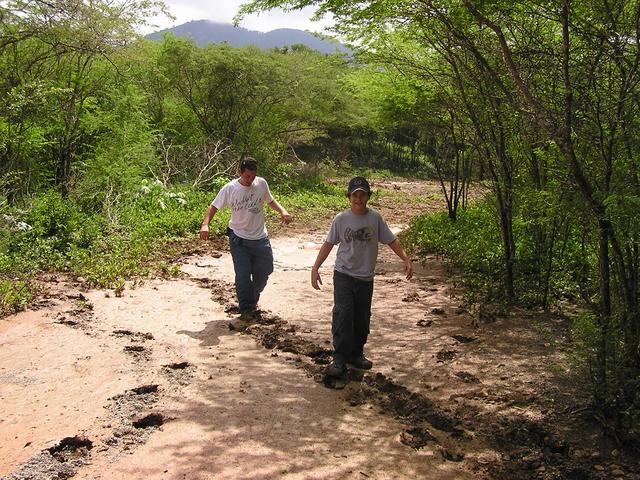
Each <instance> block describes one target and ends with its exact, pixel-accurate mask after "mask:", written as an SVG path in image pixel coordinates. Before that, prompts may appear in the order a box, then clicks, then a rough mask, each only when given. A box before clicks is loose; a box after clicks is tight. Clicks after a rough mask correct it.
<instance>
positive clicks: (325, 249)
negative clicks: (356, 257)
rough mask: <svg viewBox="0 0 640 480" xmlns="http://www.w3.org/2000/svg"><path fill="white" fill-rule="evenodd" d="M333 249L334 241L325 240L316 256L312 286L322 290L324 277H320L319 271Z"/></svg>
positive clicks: (312, 269) (312, 273)
mask: <svg viewBox="0 0 640 480" xmlns="http://www.w3.org/2000/svg"><path fill="white" fill-rule="evenodd" d="M331 249H333V243H329V242H324V243H323V244H322V246H321V247H320V251H319V252H318V256H317V257H316V262H315V263H314V264H313V267H312V268H311V286H312V287H313V288H315V289H316V290H320V285H322V279H321V278H320V272H319V270H320V267H321V266H322V264H323V263H324V261H325V260H326V259H327V257H328V256H329V253H331Z"/></svg>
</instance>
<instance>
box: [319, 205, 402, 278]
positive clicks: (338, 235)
mask: <svg viewBox="0 0 640 480" xmlns="http://www.w3.org/2000/svg"><path fill="white" fill-rule="evenodd" d="M395 239H396V236H395V235H394V234H393V232H391V230H390V229H389V226H388V225H387V224H386V222H385V221H384V219H383V218H382V215H380V214H379V213H378V212H376V211H375V210H371V209H370V208H368V209H367V212H366V213H365V214H363V215H357V214H355V213H353V212H352V211H351V209H348V210H345V211H344V212H341V213H339V214H338V215H336V216H335V218H334V219H333V222H332V223H331V229H329V233H328V234H327V240H326V241H327V242H329V243H332V244H334V245H338V244H339V246H338V252H337V254H336V264H335V269H336V270H337V271H338V272H341V273H344V274H346V275H350V276H352V277H355V278H358V279H361V280H372V279H373V276H374V270H375V266H376V260H377V258H378V242H380V243H384V244H386V245H388V244H390V243H391V242H393V241H394V240H395Z"/></svg>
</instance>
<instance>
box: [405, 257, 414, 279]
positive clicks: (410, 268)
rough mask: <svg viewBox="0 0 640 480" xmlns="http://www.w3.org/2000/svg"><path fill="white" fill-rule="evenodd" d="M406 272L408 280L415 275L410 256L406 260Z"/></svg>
mask: <svg viewBox="0 0 640 480" xmlns="http://www.w3.org/2000/svg"><path fill="white" fill-rule="evenodd" d="M404 273H405V274H406V275H407V280H411V277H413V264H412V263H411V259H410V258H407V259H406V260H405V261H404Z"/></svg>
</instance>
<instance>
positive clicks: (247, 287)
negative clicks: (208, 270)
mask: <svg viewBox="0 0 640 480" xmlns="http://www.w3.org/2000/svg"><path fill="white" fill-rule="evenodd" d="M227 235H228V236H229V249H230V250H231V258H232V259H233V269H234V270H235V272H236V294H237V296H238V306H239V308H240V311H241V312H244V311H246V310H252V309H254V308H255V307H256V303H258V298H259V297H260V293H261V292H262V290H264V287H265V286H266V285H267V279H268V278H269V275H270V274H271V273H272V272H273V252H272V250H271V242H269V238H267V237H265V238H261V239H259V240H246V239H244V238H240V237H238V236H237V235H236V234H235V233H234V232H233V230H231V229H230V228H228V229H227Z"/></svg>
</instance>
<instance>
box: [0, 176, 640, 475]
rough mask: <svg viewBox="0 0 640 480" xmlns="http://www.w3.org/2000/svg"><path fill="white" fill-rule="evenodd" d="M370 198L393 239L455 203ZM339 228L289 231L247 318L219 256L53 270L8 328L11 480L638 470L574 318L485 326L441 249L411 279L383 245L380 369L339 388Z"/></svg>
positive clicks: (0, 427) (4, 420) (428, 187)
mask: <svg viewBox="0 0 640 480" xmlns="http://www.w3.org/2000/svg"><path fill="white" fill-rule="evenodd" d="M374 188H378V189H384V195H380V197H379V198H378V199H376V200H375V202H374V203H375V205H373V206H374V208H377V209H379V210H381V211H382V212H383V214H384V215H385V216H386V218H387V220H388V221H389V223H390V224H392V226H393V227H394V228H396V229H397V230H400V229H402V228H403V227H404V226H406V225H407V224H408V222H409V220H410V218H411V216H412V215H415V214H417V213H419V212H421V211H426V210H433V209H441V208H442V204H441V201H440V200H439V197H438V187H437V185H435V184H433V183H425V182H399V181H398V182H391V181H387V182H384V183H383V184H378V185H374ZM402 198H413V199H415V198H418V199H419V201H413V202H409V203H408V204H407V205H406V206H401V204H400V202H401V201H402ZM328 213H330V212H328ZM330 218H331V214H328V215H327V217H326V218H325V219H318V221H317V224H316V225H313V226H304V225H297V226H295V228H293V227H292V228H290V229H285V228H276V227H275V226H273V228H272V232H273V231H275V232H277V234H276V235H275V236H274V238H273V239H272V245H273V248H274V255H275V261H276V271H275V272H274V274H273V276H272V277H271V279H270V281H269V284H268V286H267V289H266V290H265V292H264V294H263V295H262V298H261V304H260V311H259V313H258V314H257V315H256V318H255V320H254V321H253V322H239V321H238V319H237V314H236V313H235V312H236V311H237V307H236V305H235V298H234V297H235V293H234V288H233V283H232V281H233V268H232V265H231V260H230V257H229V254H228V252H227V251H226V249H225V247H224V245H223V244H219V247H220V248H218V249H211V248H210V246H209V247H202V246H198V242H196V243H194V244H193V246H194V251H193V253H191V254H190V255H183V259H182V260H181V262H182V265H181V268H182V271H183V272H184V276H183V278H180V279H177V280H163V279H156V280H149V281H146V282H143V283H140V282H135V283H130V284H128V285H127V287H126V288H125V290H124V291H123V292H121V296H116V295H115V294H114V292H111V291H98V290H94V291H82V290H81V288H80V287H79V286H78V285H75V284H73V283H71V282H65V281H64V280H62V279H59V278H57V277H53V276H52V277H51V278H49V286H50V293H49V295H48V297H47V298H43V300H42V301H41V303H40V305H39V308H38V309H37V310H32V311H28V312H24V313H21V314H18V315H14V316H12V317H9V318H6V319H4V320H3V321H2V322H0V344H1V348H0V438H1V439H2V442H0V475H3V478H6V479H12V480H13V479H16V480H18V479H50V478H70V477H74V478H83V479H132V478H163V479H164V478H166V479H178V478H180V479H184V478H188V479H214V478H215V479H269V478H274V479H275V478H287V479H289V478H290V479H296V478H297V479H337V478H347V479H356V478H357V479H366V478H374V479H415V478H429V479H436V480H437V479H451V480H453V479H489V478H491V479H505V480H506V479H604V478H629V479H637V478H640V472H639V470H638V462H637V457H634V456H633V455H634V453H633V451H631V450H630V449H625V448H623V447H621V446H618V445H616V444H614V443H613V442H612V441H611V440H609V439H607V438H606V437H605V436H603V435H602V433H601V432H600V429H599V428H598V425H596V424H595V423H594V422H593V421H592V420H591V415H590V411H589V409H588V404H587V397H586V395H585V394H584V393H583V392H581V391H580V389H579V388H578V387H577V386H576V385H574V384H572V382H570V381H569V380H570V378H571V377H570V375H569V373H571V372H570V366H569V364H568V362H567V360H566V358H565V356H564V354H563V351H564V350H565V349H566V347H567V345H568V344H569V341H570V338H569V335H568V330H567V328H568V325H567V320H566V319H565V318H563V317H560V316H553V315H543V314H539V313H531V312H524V311H518V312H511V313H510V314H509V315H508V316H505V317H495V318H491V319H490V321H491V323H479V322H478V321H477V319H476V317H475V316H474V315H473V314H472V313H471V310H472V309H471V308H470V306H468V305H465V303H464V301H463V298H462V292H461V291H460V290H459V288H458V287H457V283H456V282H455V280H453V278H454V277H452V276H451V274H450V272H449V271H448V270H447V268H446V266H445V265H443V264H442V262H441V261H440V260H439V259H437V258H435V257H427V258H422V259H415V260H416V261H415V264H416V276H415V278H414V279H413V280H412V281H410V282H408V281H406V280H405V279H404V278H403V275H402V272H401V264H400V262H399V260H398V259H397V258H396V257H395V256H394V255H393V253H392V252H390V251H389V249H387V248H386V247H383V249H382V251H381V256H380V261H379V264H378V269H377V277H376V286H375V293H374V305H373V316H372V326H371V335H370V338H369V342H368V346H367V355H368V356H369V357H370V358H371V359H372V360H373V361H374V367H373V369H372V370H371V371H369V372H361V371H350V374H349V381H348V382H347V384H346V385H344V386H343V385H335V384H334V383H332V382H326V381H325V378H324V376H323V374H322V371H323V369H324V368H325V366H326V365H327V363H328V362H329V361H330V359H331V342H330V340H331V332H330V330H331V326H330V318H331V306H332V278H331V271H332V268H331V266H332V262H333V258H334V257H333V255H334V254H335V249H334V252H333V255H332V256H331V257H330V258H329V259H328V260H327V262H325V266H324V267H323V270H322V272H321V273H322V275H323V281H324V288H323V290H321V291H320V292H317V291H315V290H313V289H312V288H311V286H310V284H309V279H310V267H311V265H312V264H313V261H314V260H315V257H316V254H317V251H318V248H319V247H320V245H321V244H322V241H323V239H324V234H325V231H326V230H327V229H328V226H329V222H330ZM196 250H197V251H196ZM183 253H186V252H183ZM118 293H119V295H120V292H118ZM336 387H344V388H336Z"/></svg>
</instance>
